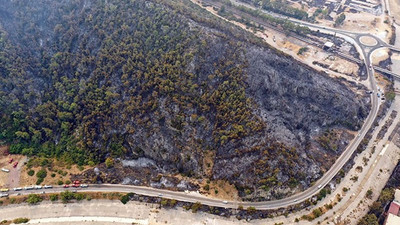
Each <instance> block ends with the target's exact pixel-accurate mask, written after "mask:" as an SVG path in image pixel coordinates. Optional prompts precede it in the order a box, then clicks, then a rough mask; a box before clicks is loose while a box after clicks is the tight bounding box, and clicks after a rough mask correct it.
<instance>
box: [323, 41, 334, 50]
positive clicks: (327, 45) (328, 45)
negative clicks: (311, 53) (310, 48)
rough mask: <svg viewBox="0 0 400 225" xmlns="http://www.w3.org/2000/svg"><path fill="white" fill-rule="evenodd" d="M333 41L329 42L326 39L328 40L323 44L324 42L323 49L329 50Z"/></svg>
mask: <svg viewBox="0 0 400 225" xmlns="http://www.w3.org/2000/svg"><path fill="white" fill-rule="evenodd" d="M333 45H334V44H333V42H330V41H328V42H325V44H324V50H325V51H328V50H330V49H331V48H332V47H333Z"/></svg>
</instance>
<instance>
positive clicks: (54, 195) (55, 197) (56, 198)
mask: <svg viewBox="0 0 400 225" xmlns="http://www.w3.org/2000/svg"><path fill="white" fill-rule="evenodd" d="M57 200H58V194H51V195H50V201H52V202H55V201H57Z"/></svg>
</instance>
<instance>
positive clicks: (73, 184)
mask: <svg viewBox="0 0 400 225" xmlns="http://www.w3.org/2000/svg"><path fill="white" fill-rule="evenodd" d="M80 186H81V182H80V181H79V180H75V181H74V182H72V186H71V187H74V188H78V187H80Z"/></svg>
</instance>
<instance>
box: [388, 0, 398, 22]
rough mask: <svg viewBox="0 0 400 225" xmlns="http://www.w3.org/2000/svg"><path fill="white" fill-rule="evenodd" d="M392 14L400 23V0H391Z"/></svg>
mask: <svg viewBox="0 0 400 225" xmlns="http://www.w3.org/2000/svg"><path fill="white" fill-rule="evenodd" d="M389 6H390V14H391V15H392V16H393V17H394V18H395V19H396V22H397V23H400V0H389Z"/></svg>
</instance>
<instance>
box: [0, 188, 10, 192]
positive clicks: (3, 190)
mask: <svg viewBox="0 0 400 225" xmlns="http://www.w3.org/2000/svg"><path fill="white" fill-rule="evenodd" d="M8 191H9V190H8V188H2V189H0V192H8Z"/></svg>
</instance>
